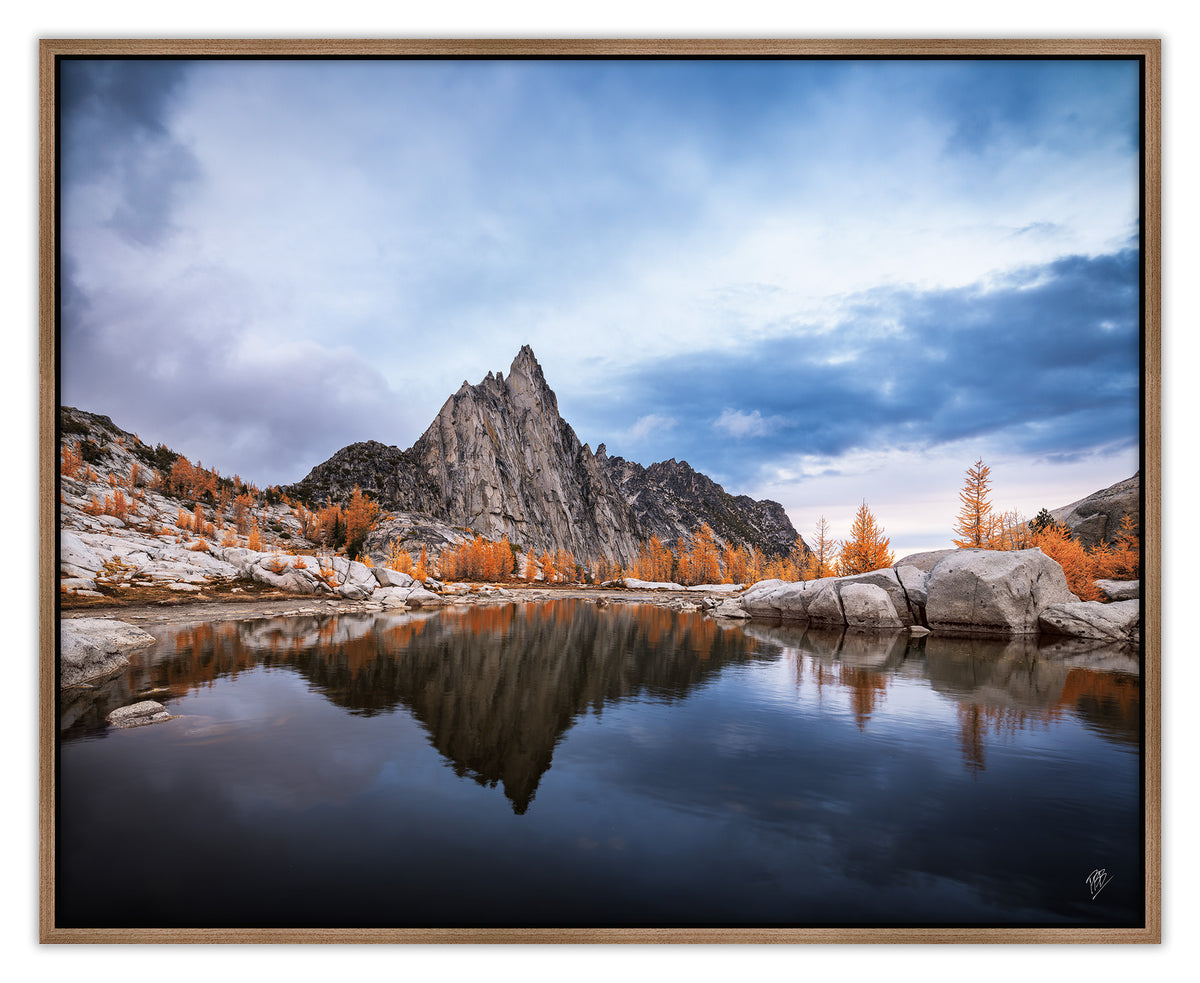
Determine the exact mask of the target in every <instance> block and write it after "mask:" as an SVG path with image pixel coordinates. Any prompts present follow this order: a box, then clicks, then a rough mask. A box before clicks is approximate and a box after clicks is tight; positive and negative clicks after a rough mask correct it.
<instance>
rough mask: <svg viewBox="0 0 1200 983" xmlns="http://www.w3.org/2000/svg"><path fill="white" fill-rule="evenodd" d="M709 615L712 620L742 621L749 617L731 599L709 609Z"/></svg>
mask: <svg viewBox="0 0 1200 983" xmlns="http://www.w3.org/2000/svg"><path fill="white" fill-rule="evenodd" d="M709 613H710V614H712V616H713V617H714V618H738V619H742V618H749V617H750V615H748V614H747V613H746V610H745V609H744V608H743V607H742V606H741V605H740V604H738V602H737V601H735V600H734V599H733V598H731V597H730V598H726V599H725V600H723V601H722V602H721V603H720V604H718V605H717V606H716V607H715V608H711V609H710V611H709Z"/></svg>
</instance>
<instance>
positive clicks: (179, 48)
mask: <svg viewBox="0 0 1200 983" xmlns="http://www.w3.org/2000/svg"><path fill="white" fill-rule="evenodd" d="M80 56H95V57H146V56H154V57H179V58H195V57H205V58H221V57H229V58H244V57H272V58H289V57H291V58H349V57H359V56H369V57H397V58H403V57H411V56H415V57H439V58H447V59H452V58H456V57H504V58H514V57H529V58H546V57H588V58H648V57H664V56H665V57H671V58H681V57H687V58H729V57H737V58H766V57H772V58H848V57H865V58H905V59H913V58H935V59H945V58H960V59H974V58H1041V57H1046V58H1061V57H1088V58H1112V57H1116V58H1128V59H1137V60H1140V63H1141V66H1142V73H1143V74H1142V79H1143V86H1142V114H1143V131H1142V201H1143V208H1142V216H1143V227H1142V263H1143V279H1142V342H1143V363H1142V380H1143V384H1142V413H1143V428H1144V429H1143V461H1144V465H1143V472H1142V474H1143V496H1144V499H1143V501H1144V506H1143V529H1144V534H1143V551H1144V552H1143V564H1144V566H1143V569H1144V575H1143V588H1142V589H1143V598H1144V622H1143V631H1142V644H1143V673H1142V682H1143V708H1144V709H1143V713H1144V730H1143V737H1144V740H1143V745H1142V753H1143V771H1144V788H1143V810H1144V811H1143V816H1144V870H1145V884H1144V897H1145V924H1144V926H1143V927H1139V928H1114V929H1073V928H1065V929H1050V928H913V929H908V928H900V929H897V928H867V927H864V928H786V929H777V928H736V929H688V928H681V929H636V928H616V929H614V928H603V929H601V928H596V929H538V928H524V929H405V928H396V929H366V928H361V929H328V930H317V929H252V928H236V929H184V930H175V929H139V928H128V929H67V928H61V927H58V926H57V925H56V924H55V917H54V912H55V903H54V899H55V859H56V858H55V821H56V786H55V774H56V755H57V727H56V720H55V708H56V657H57V649H56V638H57V617H58V609H57V603H58V600H57V598H58V595H57V563H56V559H57V548H58V547H57V532H58V526H57V510H56V504H55V503H56V483H55V482H56V473H57V453H58V447H57V440H56V408H57V405H58V391H57V386H58V378H57V360H58V352H57V323H58V322H57V317H58V308H57V304H58V299H59V298H58V292H57V291H58V283H57V280H56V269H57V262H58V240H57V233H58V226H57V205H58V202H57V170H56V146H57V143H56V141H57V137H58V134H57V132H56V129H55V127H56V105H57V103H56V98H57V94H56V88H55V85H56V66H57V64H58V62H59V60H60V59H62V58H69V57H80ZM1161 78H1162V73H1161V45H1160V42H1159V41H1158V40H1154V39H1107V40H1103V39H1096V40H1069V39H1022V40H945V39H941V40H939V39H930V40H862V39H851V40H793V39H745V40H651V39H640V40H583V39H580V40H521V39H513V40H380V39H377V40H298V39H279V40H229V39H223V40H66V39H45V40H42V41H41V42H40V121H41V133H40V164H39V183H40V210H39V214H40V253H39V261H40V263H39V265H40V282H39V297H40V326H39V332H40V333H39V338H40V343H39V347H40V400H39V427H40V467H41V473H40V485H39V491H40V500H41V515H40V522H41V525H40V538H39V546H40V550H41V556H42V558H43V559H42V566H41V571H40V658H41V662H40V676H39V697H40V727H39V730H40V733H39V742H40V754H41V762H40V817H41V822H40V857H41V910H40V937H41V941H42V942H44V943H97V942H101V943H163V942H172V943H211V942H229V943H250V942H266V943H296V942H305V943H449V942H456V943H459V942H461V943H625V944H630V943H633V944H641V943H786V944H793V943H864V942H870V943H880V942H883V943H964V942H973V943H1031V942H1032V943H1070V944H1078V943H1157V942H1160V941H1161V934H1162V913H1161V776H1162V771H1161V671H1162V655H1161V588H1162V584H1161V502H1162V485H1161V470H1162V469H1161V367H1160V350H1161V342H1160V332H1161V324H1160V318H1161V281H1160V276H1161V274H1160V270H1161V121H1160V105H1161Z"/></svg>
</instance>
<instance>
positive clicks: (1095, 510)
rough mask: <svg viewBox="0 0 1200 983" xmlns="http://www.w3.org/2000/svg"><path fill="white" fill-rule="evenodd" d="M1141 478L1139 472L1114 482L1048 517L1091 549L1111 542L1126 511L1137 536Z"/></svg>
mask: <svg viewBox="0 0 1200 983" xmlns="http://www.w3.org/2000/svg"><path fill="white" fill-rule="evenodd" d="M1141 492H1142V475H1141V472H1140V471H1139V472H1138V473H1137V474H1135V475H1134V476H1133V477H1132V478H1126V479H1125V480H1124V481H1118V482H1117V483H1116V484H1115V485H1109V486H1108V487H1107V488H1101V489H1100V490H1099V491H1096V492H1092V494H1090V495H1088V496H1087V497H1086V498H1081V499H1080V500H1079V501H1078V502H1072V503H1071V504H1070V505H1064V506H1063V507H1062V508H1058V509H1054V510H1052V511H1051V513H1050V514H1051V515H1052V516H1054V519H1055V521H1056V522H1060V523H1062V524H1063V525H1065V526H1066V527H1067V528H1068V529H1070V530H1071V533H1072V535H1074V537H1075V538H1076V539H1078V540H1079V541H1080V542H1081V543H1082V544H1083V545H1084V546H1086V547H1087V548H1088V549H1091V548H1092V547H1093V546H1095V545H1096V544H1098V543H1099V542H1101V541H1102V540H1103V541H1106V542H1112V541H1113V540H1114V539H1116V536H1117V531H1118V530H1119V529H1120V528H1121V519H1122V518H1123V517H1124V515H1125V513H1126V512H1128V513H1129V514H1130V515H1132V516H1133V521H1134V524H1135V525H1136V526H1137V529H1138V535H1139V536H1140V535H1141V528H1142V501H1141Z"/></svg>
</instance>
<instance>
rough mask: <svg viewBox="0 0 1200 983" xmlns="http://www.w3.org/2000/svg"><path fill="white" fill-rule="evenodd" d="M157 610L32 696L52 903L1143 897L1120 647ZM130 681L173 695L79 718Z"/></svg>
mask: <svg viewBox="0 0 1200 983" xmlns="http://www.w3.org/2000/svg"><path fill="white" fill-rule="evenodd" d="M155 634H156V635H157V636H158V637H159V638H160V642H159V644H158V645H157V646H156V647H155V648H153V649H149V650H145V651H143V652H141V653H138V654H137V655H136V656H135V661H134V664H133V666H132V667H131V669H130V671H129V672H128V673H126V674H124V675H123V676H121V677H120V678H119V679H117V680H114V681H113V682H111V683H109V684H108V685H107V686H106V687H102V688H101V689H98V690H94V691H84V692H83V693H82V694H78V693H77V694H75V696H73V697H69V698H65V699H64V703H63V706H62V716H61V725H62V744H61V753H60V776H59V786H58V787H59V826H58V830H59V836H58V846H57V857H58V873H59V883H58V905H59V911H58V923H59V924H60V925H62V926H64V927H69V926H89V927H98V926H170V927H183V926H421V925H443V926H452V925H472V926H485V925H722V926H726V925H739V924H746V925H822V924H839V925H841V924H855V925H857V924H869V925H889V924H902V925H919V924H980V923H983V924H1002V925H1024V924H1038V925H1045V924H1051V925H1114V924H1123V925H1128V924H1137V923H1140V920H1141V915H1140V912H1141V906H1142V894H1141V879H1142V867H1141V855H1142V832H1141V831H1142V824H1141V802H1140V791H1139V790H1140V753H1139V747H1140V728H1141V724H1140V717H1141V688H1140V683H1139V676H1138V660H1137V657H1136V654H1133V655H1130V654H1128V653H1126V652H1123V651H1121V650H1111V649H1109V650H1105V649H1097V650H1092V651H1090V652H1083V651H1079V650H1078V649H1074V648H1065V647H1061V646H1060V647H1051V648H1047V649H1042V650H1040V651H1039V650H1038V649H1037V647H1036V644H1035V643H1031V642H1028V641H1019V642H1012V643H998V642H983V641H969V640H968V641H964V640H946V639H935V638H925V639H923V640H920V639H909V637H908V636H907V635H899V636H895V637H892V636H879V635H854V634H845V635H843V634H841V633H837V632H823V631H822V632H818V631H815V630H805V629H801V628H794V627H786V626H766V625H759V624H757V623H756V624H752V625H748V626H745V627H744V628H743V627H737V626H735V627H726V626H718V625H717V623H715V622H713V621H712V620H710V619H706V618H703V617H701V616H700V615H697V614H690V613H679V614H677V613H674V612H670V611H666V610H663V609H660V608H657V607H652V606H649V605H635V604H619V603H618V604H614V605H612V606H611V607H606V608H598V607H596V605H595V604H594V603H592V602H590V601H554V602H547V603H542V604H527V605H509V606H503V607H470V608H452V609H448V610H444V611H441V612H438V613H435V614H432V615H425V616H422V615H413V614H402V615H361V616H347V615H342V616H329V617H326V618H315V617H299V618H286V619H279V618H276V619H269V620H260V621H247V622H230V623H218V624H200V625H192V626H186V627H182V628H173V629H157V630H156V631H155ZM155 691H157V692H155ZM146 693H151V694H152V695H151V696H150V697H149V698H153V699H157V700H159V702H161V703H164V704H165V705H166V706H167V707H168V708H169V709H170V711H171V712H172V713H174V714H179V715H181V716H180V718H179V719H177V720H172V721H170V722H168V723H164V724H159V725H155V726H149V727H141V728H136V729H132V730H116V729H113V728H109V727H107V726H106V725H105V724H104V715H105V714H106V713H107V712H108V711H109V710H111V709H113V708H114V707H116V706H122V705H125V704H127V703H130V702H133V701H134V699H135V698H137V697H139V696H142V695H143V694H146ZM1097 868H1104V869H1105V870H1106V871H1107V872H1108V875H1109V876H1110V877H1111V880H1110V881H1109V882H1108V884H1107V886H1106V887H1105V888H1104V889H1103V890H1102V891H1101V892H1100V894H1099V895H1098V896H1097V897H1096V898H1095V899H1093V898H1092V896H1091V893H1090V892H1089V890H1088V888H1087V884H1086V883H1085V880H1086V878H1087V876H1088V875H1089V874H1090V873H1091V872H1092V871H1093V870H1095V869H1097Z"/></svg>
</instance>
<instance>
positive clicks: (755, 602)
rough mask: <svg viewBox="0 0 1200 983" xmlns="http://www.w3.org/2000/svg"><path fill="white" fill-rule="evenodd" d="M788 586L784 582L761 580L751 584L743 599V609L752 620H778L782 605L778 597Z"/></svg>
mask: <svg viewBox="0 0 1200 983" xmlns="http://www.w3.org/2000/svg"><path fill="white" fill-rule="evenodd" d="M788 586H790V585H788V584H787V582H786V581H783V580H760V581H759V582H758V583H756V584H751V585H750V587H749V589H747V591H746V593H745V594H743V595H742V597H741V604H742V608H743V609H744V610H745V611H746V613H747V614H749V615H750V617H752V618H778V617H780V605H779V602H778V600H777V595H778V594H779V593H780V592H781V590H782V589H783V588H785V587H788Z"/></svg>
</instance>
